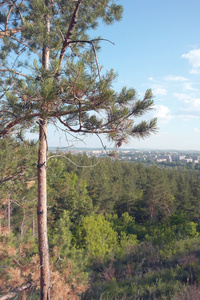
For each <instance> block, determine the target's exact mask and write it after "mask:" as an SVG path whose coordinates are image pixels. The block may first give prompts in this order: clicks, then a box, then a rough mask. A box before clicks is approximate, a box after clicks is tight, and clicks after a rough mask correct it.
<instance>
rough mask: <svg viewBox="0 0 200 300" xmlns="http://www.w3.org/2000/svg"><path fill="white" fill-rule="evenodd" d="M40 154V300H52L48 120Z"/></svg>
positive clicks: (42, 128)
mask: <svg viewBox="0 0 200 300" xmlns="http://www.w3.org/2000/svg"><path fill="white" fill-rule="evenodd" d="M39 141H40V143H39V153H38V206H37V215H38V239H39V253H40V299H41V300H50V267H49V249H48V236H47V188H46V161H47V119H44V120H43V121H42V120H41V121H40V138H39Z"/></svg>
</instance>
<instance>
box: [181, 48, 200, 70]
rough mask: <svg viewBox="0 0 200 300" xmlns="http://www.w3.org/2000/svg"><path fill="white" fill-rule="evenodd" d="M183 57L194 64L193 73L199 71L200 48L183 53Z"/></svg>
mask: <svg viewBox="0 0 200 300" xmlns="http://www.w3.org/2000/svg"><path fill="white" fill-rule="evenodd" d="M182 57H183V58H186V59H188V60H189V63H190V64H191V65H192V68H193V69H192V71H191V73H193V74H196V73H198V72H199V71H198V68H200V49H194V50H191V51H189V52H188V53H185V54H183V55H182Z"/></svg>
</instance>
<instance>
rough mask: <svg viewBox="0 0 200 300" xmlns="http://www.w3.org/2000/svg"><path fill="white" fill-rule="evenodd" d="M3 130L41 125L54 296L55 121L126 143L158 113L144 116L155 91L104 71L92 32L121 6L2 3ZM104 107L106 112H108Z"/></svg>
mask: <svg viewBox="0 0 200 300" xmlns="http://www.w3.org/2000/svg"><path fill="white" fill-rule="evenodd" d="M0 8H1V14H0V23H1V27H0V38H1V56H0V58H1V69H0V71H1V79H0V81H1V86H0V99H1V104H0V105H1V107H0V136H1V137H3V136H6V135H8V134H16V135H18V136H21V134H22V131H23V130H24V129H28V128H33V127H35V126H37V128H38V131H39V151H38V163H37V168H38V205H37V215H38V237H39V252H40V266H41V268H40V271H41V299H50V267H49V255H48V253H49V250H48V237H47V193H46V167H47V160H48V134H47V128H48V124H49V123H53V124H55V125H57V124H58V122H59V123H61V124H62V125H63V126H64V127H65V130H66V132H69V133H72V134H83V135H85V134H96V135H99V134H102V133H104V134H107V136H108V137H109V139H110V140H111V141H113V142H115V145H116V146H118V147H120V146H121V145H122V144H123V142H125V141H126V140H127V139H128V138H129V137H136V138H140V137H141V138H145V137H147V136H148V135H149V134H150V133H152V132H154V131H155V128H156V120H155V119H153V120H151V121H149V122H147V121H139V123H138V124H136V123H135V118H137V117H141V116H142V115H143V114H144V113H146V112H148V111H149V110H150V109H152V105H153V100H152V93H151V91H150V90H148V91H147V92H146V93H145V95H144V98H143V99H142V100H138V99H137V94H136V91H135V90H134V89H126V88H123V89H122V91H121V92H119V93H116V92H115V91H114V90H113V89H112V81H113V79H114V78H115V74H114V72H113V71H112V70H111V71H109V72H107V73H106V74H105V75H104V76H103V75H101V74H100V69H101V68H100V67H99V65H98V62H97V55H96V53H97V50H98V49H99V42H100V40H101V39H100V38H91V37H89V35H88V32H89V30H90V33H91V32H92V31H91V30H92V29H95V28H96V27H97V25H98V22H99V20H100V19H102V20H103V21H104V22H105V23H106V24H111V23H113V22H114V21H116V20H117V21H118V20H120V19H121V16H122V6H121V5H117V4H116V3H115V1H111V0H106V1H105V0H100V1H92V0H87V1H84V0H78V1H62V0H56V1H51V0H31V1H26V2H23V1H20V0H15V1H12V0H7V1H3V2H1V4H0ZM102 112H104V113H103V114H102Z"/></svg>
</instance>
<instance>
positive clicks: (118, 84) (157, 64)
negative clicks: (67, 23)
mask: <svg viewBox="0 0 200 300" xmlns="http://www.w3.org/2000/svg"><path fill="white" fill-rule="evenodd" d="M118 3H120V4H123V6H124V14H123V19H122V21H121V22H118V23H114V24H113V25H111V26H104V25H101V26H99V27H98V29H97V30H96V31H95V32H94V33H92V36H94V37H97V36H99V35H100V36H101V37H102V38H105V39H108V40H111V41H112V42H113V43H115V45H112V44H110V43H108V42H105V41H102V42H101V47H102V48H101V50H100V53H99V54H98V61H99V64H100V65H102V66H103V70H102V72H104V71H106V70H108V69H110V68H113V69H114V71H116V72H117V73H118V77H117V79H116V80H115V83H114V88H115V89H116V90H120V89H121V88H122V87H123V86H127V87H128V88H130V87H133V88H135V89H136V91H137V92H138V94H139V95H141V98H142V96H143V95H144V92H145V90H146V89H148V88H151V89H152V90H153V94H154V96H155V97H154V101H155V111H153V112H152V113H151V114H149V115H147V116H146V117H145V118H147V119H148V118H150V117H152V116H156V117H157V118H158V127H159V130H158V133H157V134H156V135H152V136H150V137H149V138H148V139H145V140H137V139H131V140H130V141H129V143H128V144H127V145H124V147H125V148H144V147H145V148H157V149H183V150H188V149H192V150H200V122H199V121H200V120H199V119H200V34H199V30H200V18H199V11H200V2H199V1H198V0H191V1H186V0H182V1H180V0H176V1H172V0H168V1H159V0H151V1H149V0H143V1H132V0H123V1H122V0H121V1H118ZM104 141H105V140H104ZM70 143H73V142H71V140H70V141H69V144H70ZM73 144H74V145H75V146H77V147H84V146H85V147H101V143H100V141H99V140H98V139H97V138H96V137H92V138H87V139H85V144H83V143H78V144H77V143H76V144H75V143H73ZM106 144H107V146H108V147H110V146H112V145H111V144H109V143H107V142H106ZM49 146H51V147H52V146H67V141H66V139H65V138H64V137H63V136H61V135H60V136H58V132H56V134H54V130H52V129H50V131H49Z"/></svg>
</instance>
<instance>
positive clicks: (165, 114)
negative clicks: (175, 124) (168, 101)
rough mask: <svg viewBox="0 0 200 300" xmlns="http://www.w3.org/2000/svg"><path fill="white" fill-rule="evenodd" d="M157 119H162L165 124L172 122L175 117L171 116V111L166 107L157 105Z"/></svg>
mask: <svg viewBox="0 0 200 300" xmlns="http://www.w3.org/2000/svg"><path fill="white" fill-rule="evenodd" d="M155 109H156V112H155V117H156V118H159V119H161V120H162V121H163V122H167V121H170V120H171V119H172V118H173V116H172V115H171V114H170V110H169V108H168V107H167V106H165V105H162V104H160V105H155Z"/></svg>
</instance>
